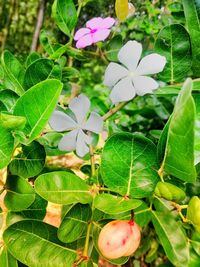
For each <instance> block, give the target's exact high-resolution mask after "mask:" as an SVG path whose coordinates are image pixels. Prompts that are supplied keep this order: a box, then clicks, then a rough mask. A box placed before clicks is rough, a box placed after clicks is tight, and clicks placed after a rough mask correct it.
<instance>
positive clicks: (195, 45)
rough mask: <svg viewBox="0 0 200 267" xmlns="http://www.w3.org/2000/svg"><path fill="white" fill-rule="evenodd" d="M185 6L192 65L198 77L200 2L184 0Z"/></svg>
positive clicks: (199, 61) (199, 71)
mask: <svg viewBox="0 0 200 267" xmlns="http://www.w3.org/2000/svg"><path fill="white" fill-rule="evenodd" d="M182 3H183V8H184V13H185V18H186V24H187V29H188V32H189V34H190V38H191V44H192V67H193V73H194V75H195V76H196V77H199V75H200V69H199V68H198V67H197V66H199V64H200V46H199V42H200V20H199V18H200V13H199V10H200V2H199V1H198V0H197V1H196V0H183V1H182Z"/></svg>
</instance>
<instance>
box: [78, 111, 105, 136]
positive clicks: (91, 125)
mask: <svg viewBox="0 0 200 267" xmlns="http://www.w3.org/2000/svg"><path fill="white" fill-rule="evenodd" d="M83 129H84V130H87V131H91V132H94V133H100V132H101V131H102V129H103V119H102V117H101V116H100V115H99V114H97V113H96V112H91V114H90V117H89V118H88V120H87V121H86V123H85V124H84V125H83Z"/></svg>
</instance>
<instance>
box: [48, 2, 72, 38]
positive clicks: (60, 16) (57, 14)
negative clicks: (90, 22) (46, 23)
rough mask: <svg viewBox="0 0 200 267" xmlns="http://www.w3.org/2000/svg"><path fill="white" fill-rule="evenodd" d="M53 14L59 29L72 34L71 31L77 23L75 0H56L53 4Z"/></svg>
mask: <svg viewBox="0 0 200 267" xmlns="http://www.w3.org/2000/svg"><path fill="white" fill-rule="evenodd" d="M52 16H53V18H54V20H55V22H56V24H57V26H58V27H59V29H60V30H61V31H62V32H64V33H65V34H66V35H68V36H70V31H71V30H72V29H73V28H74V27H75V26H76V23H77V14H76V8H75V5H74V2H73V0H67V1H63V0H55V1H54V4H53V6H52Z"/></svg>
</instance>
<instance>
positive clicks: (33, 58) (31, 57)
mask: <svg viewBox="0 0 200 267" xmlns="http://www.w3.org/2000/svg"><path fill="white" fill-rule="evenodd" d="M40 58H41V56H40V54H39V53H37V52H32V53H31V54H30V55H28V57H27V59H26V67H27V68H28V67H29V65H31V64H32V63H33V62H35V61H36V60H38V59H40Z"/></svg>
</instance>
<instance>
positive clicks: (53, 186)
mask: <svg viewBox="0 0 200 267" xmlns="http://www.w3.org/2000/svg"><path fill="white" fill-rule="evenodd" d="M35 190H36V192H37V193H38V194H39V195H40V196H41V197H43V198H44V199H46V200H48V201H50V202H53V203H57V204H63V205H68V204H72V203H73V204H75V203H82V204H87V203H90V202H91V201H92V195H91V193H90V187H89V186H88V185H87V184H86V183H85V182H84V181H83V180H82V179H81V178H79V177H78V176H76V175H74V174H72V173H69V172H63V171H60V172H51V173H45V174H42V175H40V176H39V177H38V178H37V179H36V181H35Z"/></svg>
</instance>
